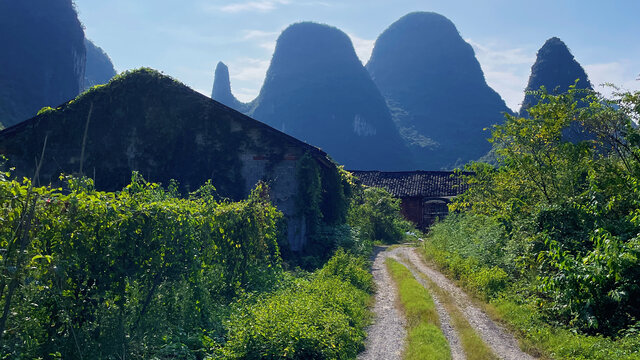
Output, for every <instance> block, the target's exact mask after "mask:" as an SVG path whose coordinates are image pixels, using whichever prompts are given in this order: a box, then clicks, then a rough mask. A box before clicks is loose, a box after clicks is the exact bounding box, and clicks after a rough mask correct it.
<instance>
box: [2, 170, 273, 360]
mask: <svg viewBox="0 0 640 360" xmlns="http://www.w3.org/2000/svg"><path fill="white" fill-rule="evenodd" d="M0 180H2V181H0V209H1V211H0V214H2V215H1V216H0V247H1V248H2V250H3V251H2V258H1V259H0V260H1V268H0V271H1V272H0V274H1V277H0V296H1V297H0V300H1V304H2V306H3V308H4V309H8V312H6V313H5V316H4V317H3V319H2V322H3V323H2V325H3V326H4V325H5V322H6V327H5V329H6V331H5V332H4V334H3V339H2V340H3V342H2V344H3V346H2V348H1V349H0V351H1V352H2V354H3V355H4V356H5V357H6V356H8V357H11V358H37V357H41V356H47V354H50V353H54V352H59V353H60V354H61V355H62V357H64V358H87V357H88V358H102V357H125V356H126V357H129V358H150V357H155V356H161V357H162V356H164V355H162V354H166V353H167V352H172V353H173V354H174V356H177V354H182V353H185V352H189V353H193V352H194V351H196V350H197V349H200V348H204V347H205V343H206V338H210V336H220V335H221V334H222V331H223V327H222V325H221V319H222V318H223V317H224V313H225V310H224V307H223V306H224V304H226V303H227V302H228V301H230V300H231V299H232V298H234V297H235V296H236V294H239V293H242V292H245V291H256V290H260V289H264V288H269V287H271V286H272V284H273V282H274V281H276V279H277V276H278V274H280V273H281V270H280V257H279V251H278V247H277V239H276V235H277V232H276V223H277V221H278V220H279V219H280V217H281V214H280V213H279V212H278V211H277V210H276V209H275V208H274V207H273V206H272V205H271V204H270V202H269V199H268V197H267V196H266V194H267V190H266V188H265V186H264V185H262V184H259V185H258V186H257V187H256V189H255V190H254V191H253V192H252V194H251V196H250V197H249V198H248V199H247V200H244V201H240V202H236V203H230V202H218V201H216V200H215V199H214V197H213V196H212V192H213V191H214V189H213V188H212V187H211V185H205V187H203V188H202V189H200V191H198V192H196V193H193V194H191V195H190V197H189V199H183V198H179V197H176V196H175V192H174V191H171V190H165V189H163V188H161V187H160V186H158V185H157V184H152V183H147V182H146V181H144V179H142V178H141V177H140V176H139V175H138V174H136V173H134V174H133V176H132V179H131V183H130V184H129V185H128V186H127V187H126V188H124V189H123V190H122V191H121V192H117V193H110V192H98V191H95V190H94V188H93V182H92V181H91V180H89V179H76V178H66V183H67V189H66V190H65V191H62V189H52V188H46V187H41V188H36V187H33V186H32V184H31V182H30V181H29V180H27V179H25V180H24V181H23V182H18V181H15V180H10V176H9V174H8V173H5V174H4V175H3V178H2V179H0ZM204 329H208V331H210V332H211V333H208V332H204V331H205V330H204ZM216 334H217V335H216ZM177 344H182V345H179V346H178V345H177ZM176 346H177V347H176ZM169 348H172V349H173V350H171V351H169Z"/></svg>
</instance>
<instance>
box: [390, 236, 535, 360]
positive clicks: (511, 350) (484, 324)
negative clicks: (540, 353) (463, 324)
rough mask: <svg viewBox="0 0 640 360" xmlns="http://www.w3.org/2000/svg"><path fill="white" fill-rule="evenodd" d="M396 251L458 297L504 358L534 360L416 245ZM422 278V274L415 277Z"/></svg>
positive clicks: (470, 319)
mask: <svg viewBox="0 0 640 360" xmlns="http://www.w3.org/2000/svg"><path fill="white" fill-rule="evenodd" d="M394 250H397V251H395V252H396V253H398V254H402V255H403V256H404V257H406V259H408V261H410V262H411V263H412V264H413V265H414V266H415V268H416V269H418V271H420V272H421V273H422V274H424V275H426V276H427V277H428V278H429V279H431V281H433V282H434V283H436V284H437V285H438V286H440V287H441V288H442V289H443V290H444V291H447V292H449V293H450V294H451V295H452V297H453V298H454V299H455V302H456V305H457V306H458V308H459V309H460V310H461V311H462V313H463V314H464V316H465V318H466V319H467V321H468V322H469V324H470V325H471V327H473V328H474V329H475V331H476V332H477V333H478V335H480V337H481V338H482V340H483V341H484V342H485V343H486V344H487V345H488V346H489V347H490V348H491V349H492V350H493V352H494V353H495V354H496V355H497V356H498V357H499V358H501V359H504V360H533V359H535V358H534V357H532V356H531V355H529V354H527V353H525V352H523V351H522V350H521V349H520V346H519V345H518V342H517V340H516V339H515V338H514V337H513V335H511V334H510V333H508V332H507V331H506V330H505V329H503V328H502V327H501V326H499V325H497V324H496V323H495V322H493V321H492V320H491V319H490V318H489V317H488V316H487V315H486V314H485V313H484V312H483V311H482V310H480V309H479V308H478V307H476V306H475V305H473V303H472V302H471V300H470V299H469V297H468V296H467V294H466V293H465V292H464V291H462V290H461V289H460V288H459V287H457V286H456V285H455V284H454V283H453V282H452V281H451V280H449V279H448V278H447V277H445V276H444V275H443V274H442V273H440V272H439V271H437V270H434V269H432V268H431V267H429V266H427V265H426V264H425V263H424V261H423V260H422V257H421V256H420V255H419V254H418V253H417V252H416V249H415V248H410V247H406V246H404V247H399V248H396V249H394ZM416 278H419V277H416Z"/></svg>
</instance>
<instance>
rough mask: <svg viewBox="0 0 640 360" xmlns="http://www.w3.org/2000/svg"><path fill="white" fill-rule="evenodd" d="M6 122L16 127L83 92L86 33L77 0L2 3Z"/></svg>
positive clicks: (0, 100)
mask: <svg viewBox="0 0 640 360" xmlns="http://www.w3.org/2000/svg"><path fill="white" fill-rule="evenodd" d="M0 44H2V49H1V50H0V123H3V124H4V125H5V126H10V125H13V124H16V123H18V122H20V121H22V120H25V119H27V118H29V117H31V116H34V115H35V114H36V113H37V112H38V110H40V108H42V107H43V106H55V105H57V104H60V103H62V102H64V101H67V100H69V99H71V98H73V97H75V96H76V95H78V93H79V92H80V90H81V89H82V85H83V81H84V71H85V45H84V31H83V29H82V25H81V24H80V21H79V20H78V16H77V14H76V11H75V9H74V7H73V3H72V1H71V0H57V1H51V0H30V1H16V0H6V1H0Z"/></svg>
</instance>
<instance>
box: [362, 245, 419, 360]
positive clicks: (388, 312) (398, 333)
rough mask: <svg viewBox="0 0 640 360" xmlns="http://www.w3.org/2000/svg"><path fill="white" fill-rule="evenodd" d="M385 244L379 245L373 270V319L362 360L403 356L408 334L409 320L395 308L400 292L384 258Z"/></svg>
mask: <svg viewBox="0 0 640 360" xmlns="http://www.w3.org/2000/svg"><path fill="white" fill-rule="evenodd" d="M385 250H386V248H382V247H376V249H375V255H374V261H373V267H372V268H371V273H372V274H373V280H374V281H375V283H376V294H375V304H374V306H373V313H374V315H375V317H374V322H373V324H371V326H369V327H368V328H367V334H368V336H367V341H366V343H365V351H364V352H362V353H360V354H359V355H358V359H359V360H383V359H384V360H396V359H397V360H400V359H401V356H402V350H404V344H405V339H406V337H407V331H406V320H405V318H404V316H403V315H402V313H401V312H400V311H399V310H398V309H397V308H396V301H397V294H396V290H395V287H394V284H393V281H392V280H391V275H389V271H388V270H387V266H386V265H385V263H384V261H385V259H386V258H387V257H388V256H389V252H388V251H385Z"/></svg>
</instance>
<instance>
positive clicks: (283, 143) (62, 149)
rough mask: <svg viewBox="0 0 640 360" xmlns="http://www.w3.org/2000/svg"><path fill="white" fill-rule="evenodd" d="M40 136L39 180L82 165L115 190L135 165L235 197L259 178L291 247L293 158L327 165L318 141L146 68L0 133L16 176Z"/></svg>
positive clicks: (101, 185) (163, 179)
mask: <svg viewBox="0 0 640 360" xmlns="http://www.w3.org/2000/svg"><path fill="white" fill-rule="evenodd" d="M85 129H86V137H85ZM45 138H46V139H47V146H46V149H45V153H44V158H43V165H42V168H41V173H40V176H39V177H38V179H39V181H40V183H42V184H48V183H52V184H56V183H57V181H58V177H59V175H60V173H66V174H79V173H80V172H81V171H80V169H81V168H82V173H83V174H84V175H87V176H90V177H92V178H94V180H95V184H96V187H97V188H98V189H101V190H113V191H117V190H120V189H122V188H123V187H124V186H126V185H127V184H128V183H129V181H130V178H131V172H132V171H134V170H135V171H138V172H140V173H141V174H142V176H143V177H144V178H145V179H147V180H148V181H152V182H160V183H163V184H165V185H166V184H168V183H169V181H170V180H171V179H174V180H177V181H178V182H179V184H180V186H181V188H182V190H183V191H184V192H187V191H194V190H196V189H198V188H199V187H200V186H202V185H203V184H204V183H205V182H206V181H207V180H209V179H211V180H212V183H213V185H214V186H215V187H216V189H217V191H218V194H219V195H220V196H221V197H226V198H230V199H232V200H239V199H242V198H246V196H247V195H248V194H249V193H250V191H251V190H252V189H253V188H254V186H255V184H256V183H257V182H258V181H259V180H263V181H265V182H266V183H268V184H269V186H270V187H271V197H272V199H273V202H274V203H275V205H276V206H277V207H278V208H279V209H280V210H281V211H282V212H283V213H284V214H285V216H286V217H287V219H288V220H289V244H290V247H291V250H293V251H300V250H302V248H303V247H304V244H305V235H306V231H305V227H304V221H303V220H302V219H301V218H300V216H297V211H296V197H297V195H298V180H297V178H296V173H297V164H298V162H299V159H300V158H301V157H302V156H303V155H304V154H305V153H307V152H309V153H311V154H312V158H313V159H315V160H316V161H319V163H322V166H333V165H331V163H330V162H329V161H328V159H327V158H326V154H324V153H323V152H322V151H320V150H318V149H317V148H314V147H312V146H310V145H307V144H305V143H303V142H301V141H299V140H296V139H294V138H292V137H290V136H288V135H286V134H283V133H281V132H279V131H277V130H275V129H273V128H270V127H268V126H267V125H265V124H262V123H260V122H258V121H256V120H253V119H251V118H249V117H246V116H244V115H242V114H240V113H238V112H236V111H234V110H232V109H230V108H227V107H225V106H223V105H221V104H219V103H217V102H215V101H213V100H211V99H209V98H207V97H205V96H203V95H201V94H198V93H196V92H195V91H193V90H191V89H189V88H187V87H186V86H184V85H182V84H180V83H177V82H176V81H173V80H172V79H170V78H168V77H166V76H162V75H161V74H158V73H157V72H154V71H151V70H148V69H144V70H139V71H136V72H133V73H131V74H127V75H126V76H123V77H119V78H116V79H115V80H113V81H112V82H111V83H109V85H107V86H104V87H100V88H95V89H92V90H91V91H90V92H88V93H85V94H84V95H82V96H80V97H78V98H77V99H76V100H75V101H73V102H70V103H68V104H65V105H63V106H62V107H60V108H59V109H56V110H52V111H48V112H45V113H42V114H40V115H39V116H36V117H35V118H33V119H30V120H27V121H25V122H23V123H21V124H18V125H16V126H14V127H11V128H8V129H6V130H4V131H2V132H0V154H4V155H5V156H6V157H7V158H8V159H9V165H10V166H15V167H16V171H15V174H16V175H17V176H27V177H33V174H34V169H35V161H34V160H35V159H38V158H39V157H40V154H41V152H42V148H43V144H44V141H45ZM83 144H85V149H84V151H83ZM83 155H84V156H83Z"/></svg>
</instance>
